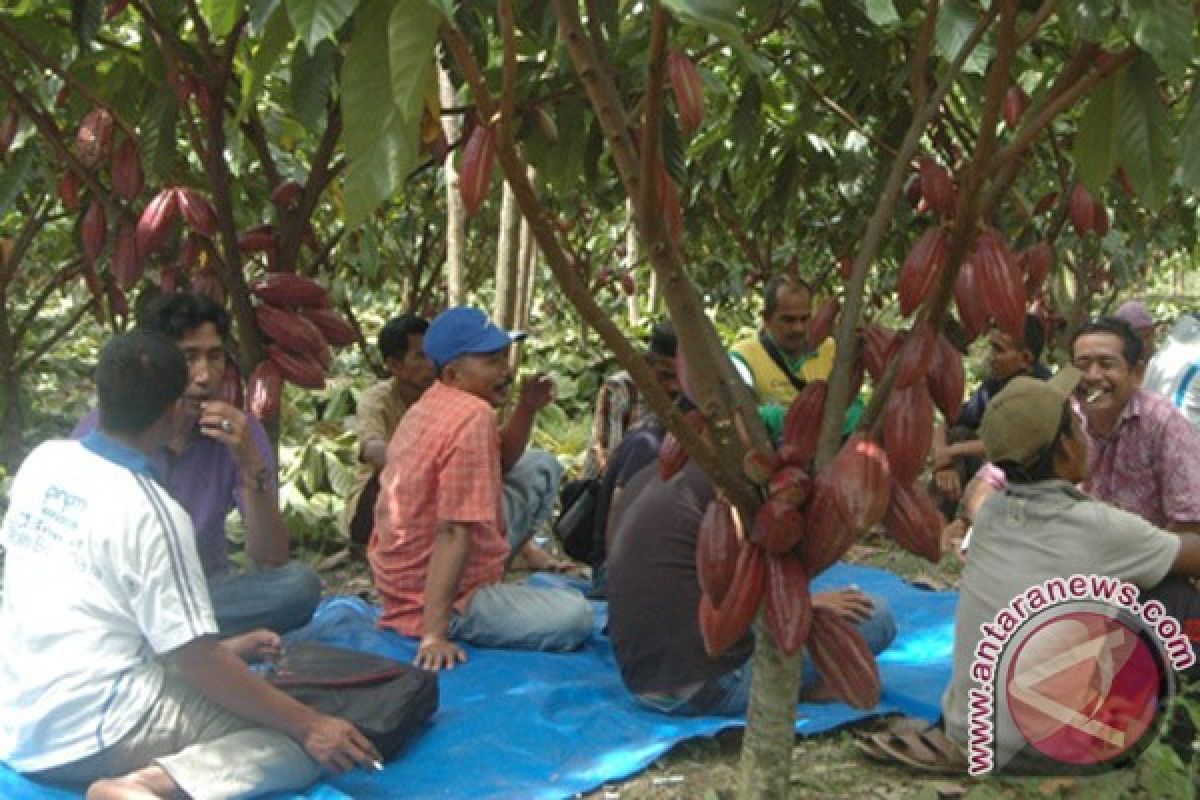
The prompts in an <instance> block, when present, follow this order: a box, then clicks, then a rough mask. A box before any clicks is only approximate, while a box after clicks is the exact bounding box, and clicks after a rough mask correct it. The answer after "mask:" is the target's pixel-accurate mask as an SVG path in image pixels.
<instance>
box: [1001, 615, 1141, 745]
mask: <svg viewBox="0 0 1200 800" xmlns="http://www.w3.org/2000/svg"><path fill="white" fill-rule="evenodd" d="M1162 677H1163V675H1162V671H1161V668H1160V666H1159V659H1158V658H1157V657H1156V654H1155V653H1154V651H1153V648H1152V647H1151V645H1150V644H1149V643H1148V642H1147V641H1146V640H1145V639H1144V638H1143V637H1142V636H1139V635H1138V634H1137V633H1136V632H1135V631H1133V630H1132V629H1130V627H1129V626H1128V625H1126V624H1125V623H1123V622H1121V621H1120V620H1117V619H1113V618H1112V617H1110V616H1105V615H1104V614H1101V613H1096V612H1089V611H1074V612H1068V613H1065V614H1062V615H1058V616H1055V617H1054V618H1053V619H1050V620H1047V621H1046V622H1044V623H1042V624H1041V625H1039V626H1038V627H1037V628H1035V629H1034V630H1033V632H1032V633H1030V634H1029V636H1027V637H1026V638H1025V640H1024V641H1023V642H1021V644H1020V646H1019V647H1018V648H1017V651H1016V653H1015V654H1014V655H1013V658H1012V660H1011V661H1010V662H1009V667H1008V676H1007V679H1006V682H1005V691H1006V693H1007V695H1008V705H1009V710H1010V713H1011V715H1012V719H1013V722H1014V723H1015V724H1016V726H1017V729H1018V730H1019V731H1020V732H1021V735H1022V736H1024V737H1025V740H1026V741H1027V742H1029V744H1030V745H1032V746H1033V747H1034V748H1035V749H1036V750H1038V752H1040V753H1042V754H1043V755H1046V756H1049V757H1050V758H1053V759H1055V760H1056V761H1060V762H1063V763H1067V764H1079V765H1090V764H1100V763H1102V762H1105V761H1110V760H1112V759H1115V758H1117V757H1119V756H1121V755H1124V754H1125V753H1127V752H1129V751H1130V750H1131V749H1132V748H1133V747H1134V746H1135V745H1137V744H1138V742H1139V741H1141V739H1142V737H1143V736H1144V735H1145V733H1146V731H1147V730H1149V728H1150V726H1151V725H1152V724H1153V723H1154V718H1155V716H1156V715H1157V713H1158V708H1159V700H1160V691H1161V684H1162Z"/></svg>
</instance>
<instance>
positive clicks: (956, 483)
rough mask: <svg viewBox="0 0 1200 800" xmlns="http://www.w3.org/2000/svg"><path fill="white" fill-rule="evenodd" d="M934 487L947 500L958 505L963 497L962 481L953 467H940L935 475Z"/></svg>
mask: <svg viewBox="0 0 1200 800" xmlns="http://www.w3.org/2000/svg"><path fill="white" fill-rule="evenodd" d="M933 485H934V486H935V487H936V488H937V491H938V494H940V495H942V496H943V497H945V498H946V499H947V500H950V501H952V502H955V503H957V502H958V501H959V499H960V498H961V497H962V481H961V480H960V479H959V477H958V470H956V469H954V468H953V467H938V468H937V470H935V471H934V473H933Z"/></svg>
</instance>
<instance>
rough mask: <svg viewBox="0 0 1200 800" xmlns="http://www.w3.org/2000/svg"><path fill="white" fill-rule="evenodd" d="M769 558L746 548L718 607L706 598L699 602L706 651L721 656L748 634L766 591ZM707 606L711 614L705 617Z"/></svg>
mask: <svg viewBox="0 0 1200 800" xmlns="http://www.w3.org/2000/svg"><path fill="white" fill-rule="evenodd" d="M766 577H767V557H766V553H764V552H763V550H762V548H761V547H754V546H751V545H746V546H744V547H742V549H741V550H740V551H739V553H738V562H737V567H736V568H735V569H734V573H733V583H732V584H730V586H729V591H728V592H727V593H726V594H725V599H724V600H722V601H721V604H720V605H719V606H714V605H712V603H711V601H710V600H709V599H708V596H707V595H704V596H702V597H701V600H700V633H701V634H702V635H703V637H704V649H705V651H706V652H707V653H708V654H709V655H710V656H718V655H720V654H721V653H724V652H725V651H726V650H728V649H729V648H730V647H732V646H733V645H735V644H737V643H738V642H739V641H740V640H741V639H742V638H743V637H744V636H745V635H746V634H747V633H748V632H749V631H750V623H751V622H753V621H754V614H755V613H756V612H757V611H758V607H759V605H760V604H761V603H762V597H763V592H764V591H765V590H766ZM706 605H708V610H709V612H710V613H708V614H706V613H705V606H706Z"/></svg>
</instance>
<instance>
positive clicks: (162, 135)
mask: <svg viewBox="0 0 1200 800" xmlns="http://www.w3.org/2000/svg"><path fill="white" fill-rule="evenodd" d="M178 110H179V109H178V105H177V103H176V100H175V93H174V92H173V91H171V88H170V87H169V86H167V85H166V84H163V85H162V86H160V87H159V88H158V90H157V91H156V92H154V94H153V95H152V96H151V98H150V101H149V102H148V103H146V108H145V109H144V110H143V111H142V119H141V121H140V122H139V124H138V136H139V137H141V145H142V164H143V165H144V166H145V168H146V173H147V177H148V179H149V181H148V182H149V183H163V182H164V181H166V179H167V178H168V177H170V174H171V170H172V168H173V167H174V165H175V121H176V118H177V117H178Z"/></svg>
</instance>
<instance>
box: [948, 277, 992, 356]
mask: <svg viewBox="0 0 1200 800" xmlns="http://www.w3.org/2000/svg"><path fill="white" fill-rule="evenodd" d="M982 273H983V268H982V267H981V266H980V265H979V263H978V262H977V261H976V260H975V259H974V258H967V259H966V260H965V261H963V264H962V268H961V269H960V270H959V271H958V279H957V280H956V281H955V282H954V302H955V304H956V305H957V306H958V318H959V321H960V322H961V323H962V329H963V333H965V334H966V335H967V339H968V340H969V341H973V340H975V339H977V338H978V337H979V334H981V333H983V332H984V331H986V330H987V329H988V312H987V306H986V305H985V298H984V295H983V292H984V289H983V286H984V284H983V278H982Z"/></svg>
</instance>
